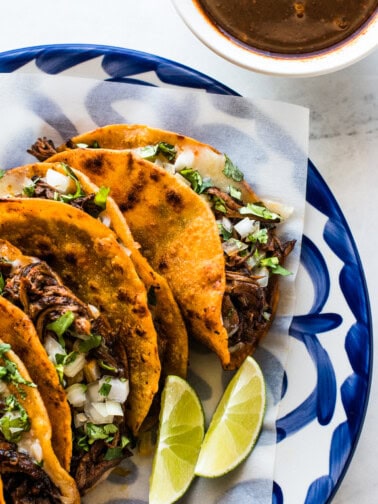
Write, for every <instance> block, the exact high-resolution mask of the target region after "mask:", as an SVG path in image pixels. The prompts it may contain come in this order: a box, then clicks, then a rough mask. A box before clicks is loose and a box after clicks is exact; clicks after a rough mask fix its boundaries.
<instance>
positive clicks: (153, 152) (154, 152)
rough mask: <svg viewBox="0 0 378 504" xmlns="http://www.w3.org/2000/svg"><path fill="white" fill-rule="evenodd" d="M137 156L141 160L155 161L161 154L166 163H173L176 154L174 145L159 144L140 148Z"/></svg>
mask: <svg viewBox="0 0 378 504" xmlns="http://www.w3.org/2000/svg"><path fill="white" fill-rule="evenodd" d="M139 154H140V156H141V157H142V158H143V159H147V160H148V161H155V160H156V158H157V156H158V155H159V154H162V155H163V156H164V157H165V158H167V159H168V161H174V159H175V157H176V154H177V152H176V149H175V146H174V145H171V144H169V143H167V142H159V143H157V144H155V145H146V146H145V147H141V148H140V149H139Z"/></svg>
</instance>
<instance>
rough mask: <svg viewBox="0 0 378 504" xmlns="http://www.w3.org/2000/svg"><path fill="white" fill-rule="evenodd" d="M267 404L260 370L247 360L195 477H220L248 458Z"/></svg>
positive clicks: (205, 446) (235, 378) (203, 450)
mask: <svg viewBox="0 0 378 504" xmlns="http://www.w3.org/2000/svg"><path fill="white" fill-rule="evenodd" d="M265 401H266V396H265V381H264V377H263V374H262V372H261V369H260V367H259V365H258V364H257V362H256V361H255V360H254V359H253V358H252V357H247V358H246V360H245V361H244V362H243V364H242V365H241V367H240V368H239V370H238V371H237V372H236V374H235V375H234V376H233V378H232V379H231V381H230V383H229V384H228V386H227V388H226V390H225V392H224V394H223V396H222V399H221V400H220V402H219V404H218V406H217V409H216V411H215V413H214V415H213V418H212V420H211V422H210V425H209V429H208V430H207V432H206V434H205V438H204V440H203V443H202V447H201V451H200V454H199V457H198V461H197V464H196V468H195V474H196V475H198V476H203V477H205V478H215V477H217V476H221V475H222V474H226V473H228V472H229V471H231V470H232V469H234V468H235V467H236V466H237V465H239V464H240V462H242V461H243V460H244V459H245V458H246V457H247V455H248V454H249V453H250V451H251V450H252V448H253V446H254V445H255V443H256V441H257V438H258V436H259V433H260V431H261V426H262V423H263V419H264V414H265Z"/></svg>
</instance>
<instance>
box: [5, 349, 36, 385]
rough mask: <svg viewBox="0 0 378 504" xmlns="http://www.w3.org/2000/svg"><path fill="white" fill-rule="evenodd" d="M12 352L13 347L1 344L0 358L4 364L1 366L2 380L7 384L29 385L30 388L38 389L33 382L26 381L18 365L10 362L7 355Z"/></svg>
mask: <svg viewBox="0 0 378 504" xmlns="http://www.w3.org/2000/svg"><path fill="white" fill-rule="evenodd" d="M9 350H11V345H9V344H8V343H1V344H0V356H1V358H2V359H3V361H4V363H3V365H2V366H0V380H2V381H4V382H6V383H13V384H14V385H16V386H18V385H27V386H28V387H36V385H35V384H34V383H32V382H31V381H28V380H25V378H23V377H22V376H21V374H20V372H19V371H18V368H17V365H16V364H15V363H14V362H12V361H11V360H9V359H8V358H7V357H6V356H5V353H6V352H9Z"/></svg>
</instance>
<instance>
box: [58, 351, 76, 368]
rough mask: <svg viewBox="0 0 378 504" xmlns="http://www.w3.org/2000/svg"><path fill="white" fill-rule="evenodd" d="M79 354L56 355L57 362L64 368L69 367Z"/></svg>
mask: <svg viewBox="0 0 378 504" xmlns="http://www.w3.org/2000/svg"><path fill="white" fill-rule="evenodd" d="M78 355H79V354H78V353H77V352H70V353H69V354H55V362H56V363H57V364H58V366H59V365H62V366H68V364H71V362H74V361H75V360H76V357H77V356H78Z"/></svg>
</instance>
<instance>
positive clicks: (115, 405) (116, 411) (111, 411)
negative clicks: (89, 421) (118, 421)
mask: <svg viewBox="0 0 378 504" xmlns="http://www.w3.org/2000/svg"><path fill="white" fill-rule="evenodd" d="M97 404H102V403H97ZM93 406H95V403H94V404H93ZM105 406H106V411H107V414H108V415H114V416H123V409H122V406H121V405H120V404H119V402H117V401H105ZM95 407H96V406H95Z"/></svg>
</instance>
